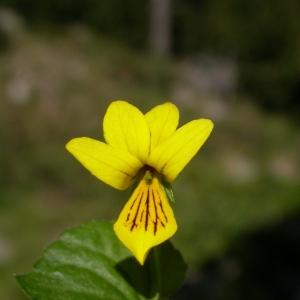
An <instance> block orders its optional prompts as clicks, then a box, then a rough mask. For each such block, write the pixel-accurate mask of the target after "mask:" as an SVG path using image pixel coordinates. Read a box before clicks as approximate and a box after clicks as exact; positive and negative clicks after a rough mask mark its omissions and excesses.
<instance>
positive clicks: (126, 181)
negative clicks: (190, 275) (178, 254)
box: [66, 101, 213, 265]
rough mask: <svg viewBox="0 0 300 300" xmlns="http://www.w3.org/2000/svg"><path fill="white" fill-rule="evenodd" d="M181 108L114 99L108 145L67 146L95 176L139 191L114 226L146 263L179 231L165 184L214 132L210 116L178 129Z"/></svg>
mask: <svg viewBox="0 0 300 300" xmlns="http://www.w3.org/2000/svg"><path fill="white" fill-rule="evenodd" d="M178 121H179V112H178V109H177V107H176V106H175V105H174V104H172V103H170V102H168V103H165V104H163V105H159V106H156V107H154V108H153V109H152V110H150V111H149V112H148V113H146V114H145V115H144V114H142V112H141V111H140V110H138V109H137V108H136V107H134V106H133V105H131V104H129V103H127V102H125V101H114V102H112V103H111V104H110V106H109V107H108V109H107V112H106V114H105V116H104V121H103V130H104V138H105V141H106V143H102V142H100V141H97V140H93V139H90V138H87V137H81V138H75V139H73V140H71V141H70V142H69V143H68V144H67V145H66V148H67V149H68V151H70V152H71V153H72V154H73V155H74V156H75V157H76V158H77V159H78V160H79V161H80V162H81V163H82V164H83V165H84V166H85V167H86V168H87V169H88V170H89V171H90V172H91V173H92V174H93V175H95V176H96V177H97V178H99V179H100V180H102V181H104V182H105V183H107V184H109V185H111V186H113V187H114V188H116V189H119V190H125V189H126V188H128V187H129V186H130V185H132V184H133V183H134V182H135V183H136V184H137V186H136V189H135V190H134V192H133V194H132V195H131V197H130V199H129V201H128V202H127V203H126V205H125V207H124V209H123V210H122V212H121V213H120V216H119V218H118V220H117V222H116V223H115V224H114V230H115V232H116V234H117V236H118V238H119V239H120V240H121V241H122V242H123V244H124V245H125V246H126V247H127V248H128V249H129V250H130V251H131V252H132V253H133V255H134V256H135V257H136V259H137V260H138V261H139V263H140V264H142V265H143V264H144V261H145V259H146V257H147V254H148V252H149V251H150V249H151V248H152V247H153V246H156V245H158V244H160V243H162V242H164V241H165V240H167V239H168V238H170V237H171V236H172V235H173V234H174V233H175V232H176V230H177V224H176V220H175V218H174V214H173V211H172V208H171V207H170V205H169V201H168V196H167V194H166V191H168V189H167V188H165V187H164V186H166V184H164V182H165V183H171V182H173V181H174V179H175V178H176V177H177V175H178V174H179V173H180V172H181V170H182V169H183V168H184V167H185V166H186V164H187V163H188V162H189V161H190V160H191V159H192V157H193V156H194V155H195V154H196V153H197V152H198V150H199V149H200V147H201V146H202V145H203V143H204V142H205V140H206V139H207V138H208V136H209V134H210V133H211V131H212V128H213V124H212V122H211V121H210V120H206V119H199V120H194V121H191V122H189V123H187V124H186V125H184V126H182V127H180V128H179V129H177V130H176V128H177V125H178Z"/></svg>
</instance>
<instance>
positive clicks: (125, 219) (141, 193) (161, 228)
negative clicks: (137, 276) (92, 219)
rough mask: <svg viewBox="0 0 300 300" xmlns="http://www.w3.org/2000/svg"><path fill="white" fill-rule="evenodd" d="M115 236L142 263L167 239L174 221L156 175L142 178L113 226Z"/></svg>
mask: <svg viewBox="0 0 300 300" xmlns="http://www.w3.org/2000/svg"><path fill="white" fill-rule="evenodd" d="M114 230H115V232H116V235H117V236H118V238H119V239H120V240H121V242H122V243H123V244H124V245H125V246H126V247H127V248H128V249H129V250H130V251H131V252H132V253H133V255H134V256H135V257H136V259H137V260H138V262H139V263H140V264H141V265H143V264H144V262H145V260H146V258H147V255H148V253H149V251H150V249H151V248H152V247H154V246H156V245H158V244H161V243H162V242H164V241H165V240H167V239H168V238H170V237H171V236H172V235H173V234H174V233H175V232H176V230H177V223H176V220H175V218H174V214H173V211H172V208H171V207H170V205H169V202H168V200H167V196H166V194H165V192H164V190H163V188H162V187H161V185H160V183H159V181H158V178H157V177H156V176H154V177H153V179H152V180H145V179H143V180H141V182H140V184H139V185H138V187H137V188H136V189H135V191H134V192H133V194H132V196H131V197H130V199H129V201H128V202H127V203H126V205H125V207H124V209H123V210H122V212H121V214H120V216H119V218H118V220H117V222H116V223H115V225H114Z"/></svg>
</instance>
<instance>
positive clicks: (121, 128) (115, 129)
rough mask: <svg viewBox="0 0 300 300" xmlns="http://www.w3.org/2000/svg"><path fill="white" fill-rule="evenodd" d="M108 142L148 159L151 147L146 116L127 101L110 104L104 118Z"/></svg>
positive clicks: (144, 159)
mask: <svg viewBox="0 0 300 300" xmlns="http://www.w3.org/2000/svg"><path fill="white" fill-rule="evenodd" d="M103 130H104V138H105V140H106V142H107V143H108V144H109V145H111V146H113V147H116V148H119V149H122V150H124V151H127V152H129V153H131V154H132V155H134V156H136V157H137V158H139V159H140V160H141V161H142V162H143V163H145V162H146V161H147V158H148V155H149V148H150V130H149V125H148V123H147V121H146V118H145V116H144V115H143V114H142V112H141V111H140V110H138V109H137V108H136V107H135V106H133V105H131V104H129V103H127V102H125V101H114V102H112V103H111V104H110V106H109V107H108V109H107V112H106V114H105V116H104V120H103Z"/></svg>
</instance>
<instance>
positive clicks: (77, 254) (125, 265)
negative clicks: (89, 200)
mask: <svg viewBox="0 0 300 300" xmlns="http://www.w3.org/2000/svg"><path fill="white" fill-rule="evenodd" d="M185 271H186V265H185V264H184V262H183V260H182V257H181V254H180V253H179V252H178V251H177V250H175V249H174V248H173V246H172V244H171V243H170V242H165V243H163V244H161V245H159V246H158V247H155V251H150V253H149V257H148V259H147V261H146V263H145V265H144V266H141V265H140V264H139V263H138V262H137V261H136V259H135V258H134V257H133V256H132V254H131V252H130V251H129V250H128V249H127V248H125V247H124V246H123V244H122V243H121V242H120V241H119V240H118V238H117V237H116V235H115V233H114V231H113V227H112V223H110V222H89V223H86V224H84V225H82V226H80V227H77V228H74V229H71V230H67V231H65V232H64V233H63V234H62V235H61V236H60V237H59V239H58V240H57V241H55V242H54V243H53V244H51V245H50V246H49V247H47V248H46V250H45V251H44V253H43V256H42V257H41V258H40V259H39V260H38V261H37V262H36V263H35V265H34V267H33V270H32V272H31V273H29V274H27V275H21V276H17V281H18V282H19V284H20V285H21V287H22V288H23V290H24V291H25V292H26V293H27V295H28V296H29V297H30V298H31V299H34V300H83V299H84V300H96V299H97V300H101V299H105V300H123V299H124V300H127V299H128V300H129V299H130V300H139V299H153V297H154V296H157V295H160V296H159V297H156V298H155V299H160V297H164V296H167V295H169V294H171V293H173V292H175V291H176V290H177V289H178V287H179V286H180V284H181V283H182V281H183V279H184V276H185ZM157 275H159V276H157Z"/></svg>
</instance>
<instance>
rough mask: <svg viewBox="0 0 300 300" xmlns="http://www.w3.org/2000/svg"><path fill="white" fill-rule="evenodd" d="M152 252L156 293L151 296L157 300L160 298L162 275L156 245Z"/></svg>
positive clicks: (153, 299)
mask: <svg viewBox="0 0 300 300" xmlns="http://www.w3.org/2000/svg"><path fill="white" fill-rule="evenodd" d="M153 252H154V253H153V254H154V269H155V271H154V273H155V274H154V276H155V282H156V285H157V293H156V295H155V296H154V297H153V298H152V300H159V299H161V297H160V292H161V290H162V276H161V266H160V260H159V251H158V248H157V247H154V248H153Z"/></svg>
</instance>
